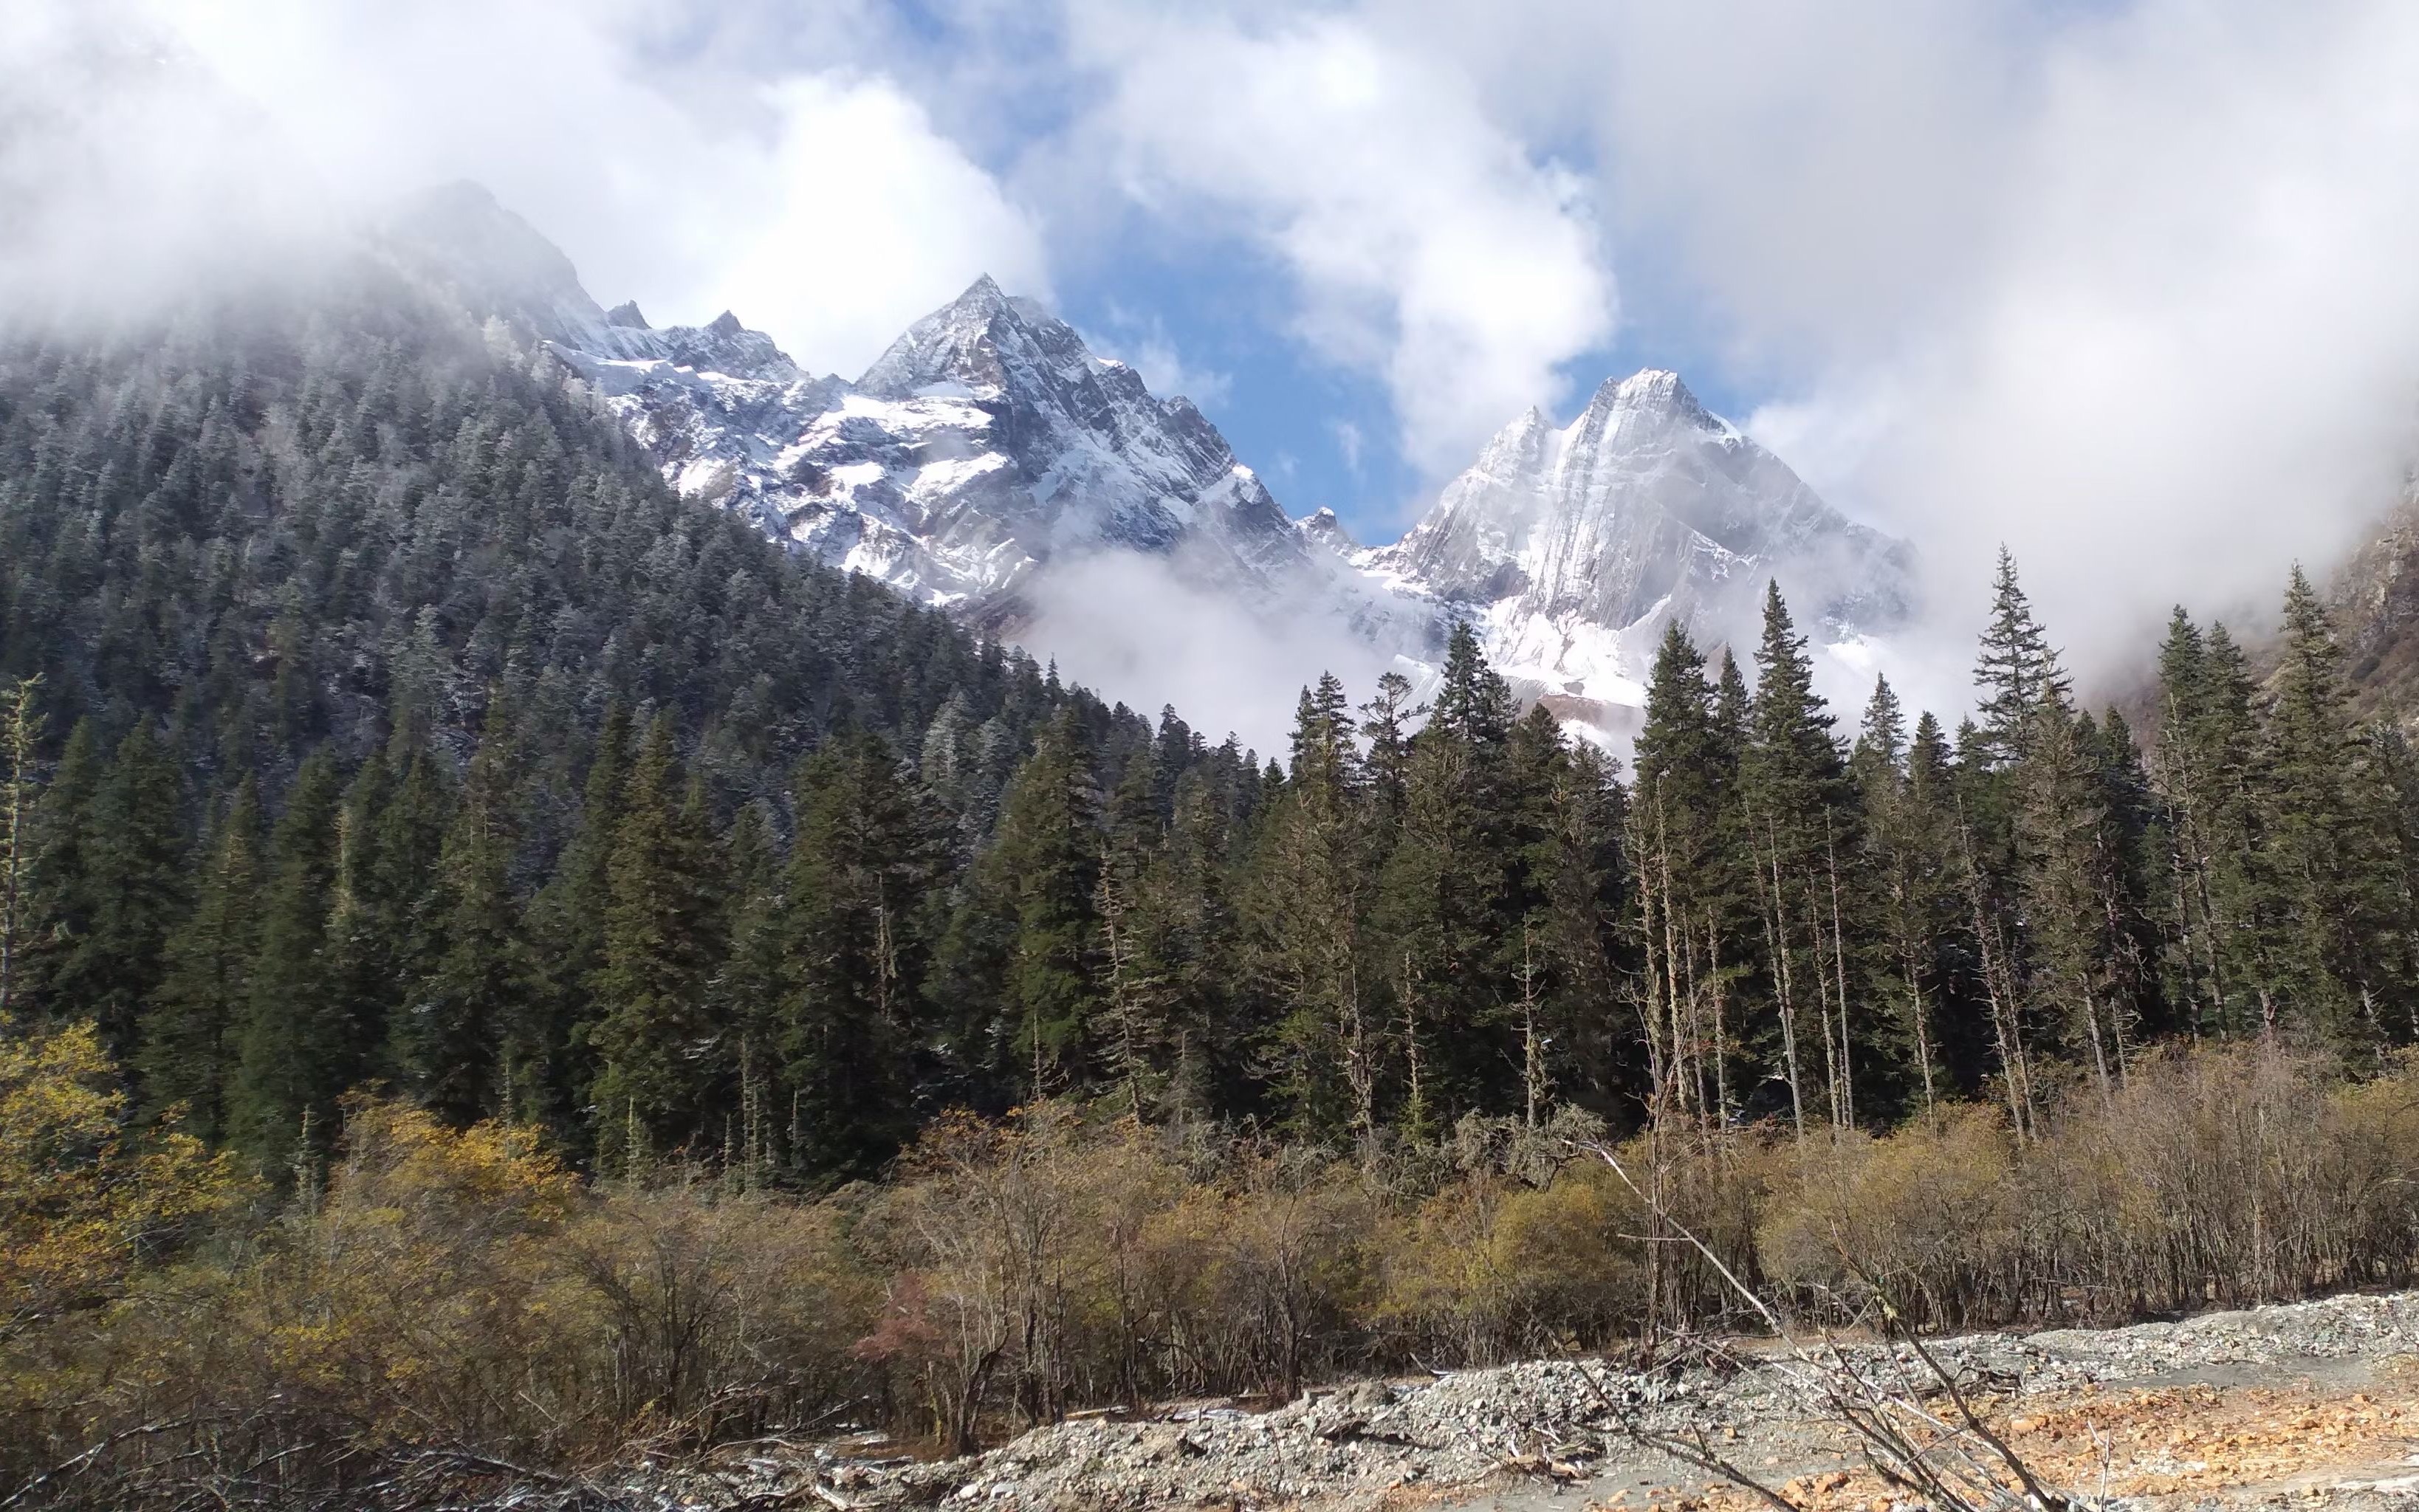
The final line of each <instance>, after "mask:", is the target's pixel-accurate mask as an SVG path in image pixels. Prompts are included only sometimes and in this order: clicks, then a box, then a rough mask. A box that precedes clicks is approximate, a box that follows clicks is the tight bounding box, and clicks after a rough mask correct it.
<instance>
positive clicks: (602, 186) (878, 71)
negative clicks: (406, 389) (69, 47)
mask: <svg viewBox="0 0 2419 1512" xmlns="http://www.w3.org/2000/svg"><path fill="white" fill-rule="evenodd" d="M26 9H27V14H26V16H25V17H24V18H23V24H22V29H21V30H20V32H19V33H18V39H19V40H23V39H24V38H25V37H26V36H27V35H28V34H30V36H31V37H32V38H33V39H35V41H36V42H37V43H39V42H40V40H41V39H43V38H44V37H46V36H53V35H55V36H68V37H73V36H77V35H82V36H84V37H86V38H89V37H92V36H110V35H116V36H126V35H137V36H141V35H150V36H156V37H159V38H162V39H166V41H167V42H168V43H169V51H171V52H173V53H176V54H180V55H182V56H185V57H187V58H190V59H191V60H192V63H193V68H192V69H190V72H191V73H192V74H193V85H191V86H189V87H188V88H187V89H186V90H185V91H183V94H184V95H191V94H193V93H194V92H196V91H197V90H202V89H203V87H204V86H205V85H206V86H207V91H208V92H209V93H210V94H211V95H212V100H211V104H212V106H213V107H214V108H212V109H209V110H196V109H193V108H192V106H191V101H190V100H187V99H185V98H182V97H180V96H179V95H177V94H171V93H166V92H163V91H162V90H161V89H160V88H159V87H158V86H157V84H156V82H154V81H153V80H151V79H149V78H147V77H137V78H122V79H120V80H118V81H117V83H118V84H119V85H123V87H120V88H117V89H116V90H114V91H111V92H110V93H109V99H110V100H111V109H110V111H108V112H102V111H97V110H94V109H91V108H88V107H82V106H78V108H79V109H80V110H81V112H82V114H83V115H84V116H86V117H88V119H87V120H86V121H85V122H84V123H83V124H84V125H85V126H86V127H87V128H88V129H89V130H90V131H92V132H93V133H94V135H95V140H97V141H100V142H101V143H102V144H103V146H102V147H101V150H103V151H104V152H105V153H106V155H107V156H108V157H109V158H110V159H111V161H112V162H115V163H116V164H118V165H119V169H118V177H123V178H126V179H127V180H128V181H129V183H130V185H131V188H130V191H129V192H128V193H116V194H108V195H102V194H97V193H95V194H86V195H85V205H86V206H87V207H89V208H90V213H89V214H88V215H87V217H86V219H87V220H88V221H89V222H91V223H92V224H88V225H85V226H82V227H78V226H74V225H69V226H67V227H66V231H67V232H68V233H69V235H70V236H71V237H72V239H75V240H77V241H80V242H86V241H88V242H95V243H98V244H100V245H101V246H104V247H106V246H108V245H110V244H112V243H113V242H120V243H131V244H134V245H141V244H143V243H144V242H145V241H148V240H152V239H156V238H155V237H153V236H148V235H146V236H133V237H120V238H112V237H110V236H107V235H100V236H95V235H93V234H91V233H92V232H93V231H94V230H95V229H96V228H99V229H100V230H101V231H104V232H105V231H107V230H109V229H111V228H113V227H122V228H125V229H128V230H130V231H131V230H134V229H136V228H144V229H146V230H148V229H152V228H155V227H156V226H157V224H158V223H160V222H162V220H163V219H165V218H167V217H166V212H164V211H162V208H161V206H162V204H164V205H165V206H166V208H167V210H168V211H174V212H176V214H177V216H178V217H179V218H180V219H181V220H182V222H184V223H185V224H193V223H194V222H195V221H197V220H198V221H200V222H201V224H209V217H208V216H207V215H200V214H188V213H186V212H185V211H184V210H182V209H179V208H178V207H179V206H181V205H183V204H184V203H185V202H186V201H190V202H192V206H193V208H194V209H195V210H196V211H206V210H209V209H211V208H214V207H216V206H218V205H220V204H221V203H222V202H223V201H224V200H226V198H227V197H228V196H229V195H230V194H232V195H234V196H236V203H238V204H239V205H243V206H246V207H250V206H254V204H255V203H256V202H259V201H262V200H264V199H266V198H270V197H273V196H275V195H276V194H278V193H284V194H285V197H286V198H288V199H292V200H295V201H297V202H299V203H301V204H304V205H308V206H311V207H314V208H318V209H320V210H323V211H327V212H331V213H342V212H362V211H365V210H369V209H372V208H375V207H377V205H378V204H380V203H381V202H383V201H385V200H387V199H390V198H392V197H393V196H396V195H399V194H402V193H408V192H410V191H412V190H416V189H420V188H424V187H425V186H427V185H429V184H432V183H438V182H442V181H446V180H450V179H455V178H462V177H470V178H475V179H478V180H480V181H481V182H484V183H485V184H486V185H487V186H488V187H489V188H490V189H492V190H494V191H495V193H496V194H497V196H498V197H499V198H500V199H501V200H502V202H503V203H504V204H505V205H507V206H509V207H510V208H514V209H516V210H517V211H519V212H520V213H521V214H523V215H524V216H526V217H527V218H528V219H529V220H530V221H531V222H532V224H535V225H536V226H537V227H538V228H539V229H540V230H541V231H543V232H545V233H546V234H547V236H549V237H550V238H552V239H555V240H556V241H557V242H558V243H560V244H561V245H562V246H563V248H564V249H565V250H566V251H568V252H569V253H570V254H571V255H572V256H573V258H574V260H575V261H576V262H577V263H578V265H579V268H580V271H581V274H582V276H583V281H584V282H585V283H587V285H589V289H590V292H591V293H593V294H594V295H596V296H597V297H598V298H599V299H600V300H601V301H603V302H605V303H608V304H611V303H615V302H618V301H621V300H623V299H626V298H636V299H637V300H638V301H639V303H640V304H641V305H642V306H643V307H644V308H645V309H646V310H647V311H648V313H649V314H650V316H653V317H655V318H656V319H658V320H700V321H701V320H704V319H707V318H709V317H711V316H714V315H715V314H716V313H717V312H718V311H719V310H721V309H722V308H724V307H726V306H727V307H730V308H732V309H734V310H736V311H737V312H738V313H739V315H740V316H742V317H743V318H745V319H747V320H748V321H749V322H750V323H752V324H755V325H758V326H760V327H763V328H764V329H766V330H769V331H771V332H773V334H774V335H775V336H776V337H777V338H778V339H779V340H780V341H781V342H782V343H783V345H784V346H787V347H791V348H792V349H793V352H794V353H795V355H797V356H798V357H799V358H800V359H801V360H802V361H804V362H806V363H809V365H813V366H818V367H825V368H838V369H840V370H842V371H844V372H847V373H849V374H851V375H854V374H855V372H856V371H857V370H858V369H860V368H861V367H862V366H864V365H865V363H868V362H870V361H871V359H872V358H873V357H874V356H876V355H878V354H879V352H880V351H881V349H882V347H884V346H885V345H886V344H887V343H888V342H889V341H890V340H891V339H892V338H894V337H895V336H897V335H898V333H899V332H900V331H901V329H903V328H904V327H905V326H906V325H907V324H908V323H909V322H910V321H911V320H913V319H914V318H915V317H916V316H920V315H922V314H924V313H926V312H927V311H929V310H931V309H932V308H933V307H935V306H937V305H939V304H941V303H942V302H944V301H948V299H950V298H952V297H954V296H955V295H956V294H957V293H958V292H959V291H960V290H961V289H963V287H964V286H965V285H967V284H968V283H971V282H972V281H973V280H974V278H975V277H976V275H978V273H981V272H984V271H990V272H992V273H994V274H995V275H996V276H998V277H999V278H1000V279H1001V280H1002V281H1003V282H1005V283H1007V284H1009V285H1010V286H1012V287H1015V288H1018V289H1020V290H1022V291H1025V292H1029V293H1033V294H1036V295H1040V296H1045V297H1046V296H1047V295H1048V293H1049V278H1048V267H1047V260H1046V258H1045V256H1044V255H1043V251H1042V243H1041V237H1040V230H1039V228H1038V227H1037V226H1036V225H1035V224H1034V223H1033V221H1032V220H1031V219H1030V217H1028V216H1027V215H1025V213H1024V212H1023V211H1022V210H1020V209H1019V208H1017V207H1016V206H1014V205H1013V204H1011V203H1010V202H1009V199H1008V197H1007V195H1006V194H1005V193H1004V192H1003V191H1002V190H1001V188H1000V186H999V184H998V182H997V181H996V179H995V178H994V177H993V176H992V175H991V174H990V173H989V172H988V171H987V170H986V169H984V168H983V167H981V166H980V165H979V164H978V163H977V162H974V161H973V159H972V158H971V157H970V156H969V155H968V153H967V152H966V151H965V150H963V148H962V147H960V146H959V145H958V144H956V143H955V142H953V141H952V140H950V139H949V138H948V137H947V136H946V135H945V134H943V133H942V132H941V131H938V130H937V129H936V128H935V126H934V125H933V123H932V119H931V118H930V117H929V116H928V115H927V113H926V112H925V110H924V109H923V107H922V106H920V105H919V104H917V102H916V101H915V100H913V99H911V98H910V96H909V94H908V92H907V90H906V89H905V88H904V87H903V86H902V85H901V84H900V83H898V82H897V80H896V79H895V78H894V77H892V76H891V75H890V74H889V73H887V72H886V71H885V69H884V68H883V64H884V62H885V61H886V58H885V54H884V46H885V45H886V38H885V36H884V34H883V32H882V29H881V26H880V25H879V24H877V23H875V22H873V21H870V20H866V19H864V18H863V17H862V16H860V15H859V14H858V11H857V9H856V8H854V7H851V6H847V5H834V6H828V7H819V8H816V9H815V11H814V14H813V15H812V16H811V17H806V18H795V19H793V20H792V21H790V22H787V23H784V26H783V28H782V31H783V34H784V35H785V36H786V37H787V39H788V40H789V42H790V44H791V49H792V50H791V52H790V53H789V54H784V55H781V56H779V57H777V58H772V59H766V58H763V57H749V56H747V55H745V54H744V50H743V49H741V48H739V47H738V46H737V45H736V43H735V42H732V40H731V39H728V38H725V37H724V35H723V33H724V32H725V31H729V32H731V33H732V36H733V37H737V36H739V35H740V34H742V33H746V34H747V35H748V36H750V37H754V36H755V35H756V34H755V33H754V32H753V31H751V27H753V26H754V24H755V23H756V22H757V21H758V20H760V19H761V18H755V17H753V16H752V14H751V13H748V12H746V11H744V10H742V11H734V12H732V13H730V14H728V15H724V16H718V17H716V18H715V20H714V21H713V22H712V23H708V24H703V25H698V24H694V23H693V22H694V18H692V22H691V23H683V22H681V21H679V20H678V19H677V18H673V17H670V16H669V15H668V14H666V13H664V12H662V11H661V10H660V9H659V8H656V7H654V6H652V5H650V4H647V3H645V0H597V3H593V4H582V3H576V0H425V3H422V4H416V5H412V6H379V5H372V4H366V3H323V0H90V3H89V4H87V3H85V0H34V3H33V4H32V5H31V6H30V7H28V8H26ZM19 24H20V22H19V21H18V20H17V19H15V18H12V25H19ZM18 55H20V56H25V55H32V56H36V57H38V58H39V57H41V56H42V54H41V52H40V51H39V48H36V49H29V50H20V51H19V53H18ZM29 71H30V72H32V73H33V74H34V77H35V82H36V83H38V84H45V85H47V87H46V88H45V89H44V90H43V91H42V93H41V94H38V95H34V96H33V98H36V99H38V100H39V99H41V98H43V97H44V96H48V95H55V96H58V97H59V98H61V99H63V100H66V101H68V102H69V103H70V104H75V103H76V101H77V95H76V92H75V91H74V90H73V89H71V88H62V87H60V85H61V84H62V82H63V81H61V80H59V79H58V78H56V77H48V78H45V77H44V74H45V73H46V72H54V70H50V69H48V66H47V64H46V65H45V67H44V69H33V70H29ZM27 93H31V91H30V90H29V91H27ZM0 114H5V113H0ZM6 124H7V122H6V121H5V120H0V126H5V125H6ZM239 128H240V129H239ZM264 143H267V144H270V147H268V148H264V147H263V146H262V144H264ZM155 181H156V182H157V183H159V184H164V185H165V186H167V187H168V188H169V189H171V190H174V191H177V193H173V194H171V195H169V196H167V197H165V198H164V199H163V198H162V196H161V195H159V194H157V193H150V192H148V191H147V190H145V188H144V186H146V185H148V184H152V183H154V182H155ZM180 186H181V187H180ZM245 213H246V214H248V215H249V216H250V218H251V219H252V220H254V221H255V222H257V221H261V220H263V219H266V217H265V216H264V215H263V214H262V213H261V212H259V211H258V210H256V209H247V210H246V211H245ZM217 219H219V220H221V221H223V220H226V219H228V217H227V216H225V215H223V214H221V215H219V216H218V217H217Z"/></svg>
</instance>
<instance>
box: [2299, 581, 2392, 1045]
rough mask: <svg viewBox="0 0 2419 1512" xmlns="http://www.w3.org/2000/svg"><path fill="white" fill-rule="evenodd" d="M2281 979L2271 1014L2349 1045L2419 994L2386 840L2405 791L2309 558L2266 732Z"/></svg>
mask: <svg viewBox="0 0 2419 1512" xmlns="http://www.w3.org/2000/svg"><path fill="white" fill-rule="evenodd" d="M2262 754H2263V756H2264V762H2263V766H2264V774H2263V775H2264V778H2265V781H2264V789H2265V791H2264V798H2265V802H2264V803H2263V805H2262V809H2263V816H2264V820H2265V823H2264V825H2263V826H2262V828H2263V832H2264V839H2265V841H2266V844H2267V849H2268V853H2269V861H2270V872H2271V877H2270V884H2269V885H2270V887H2272V888H2273V899H2274V907H2273V917H2274V920H2275V922H2274V929H2273V933H2274V936H2275V938H2274V946H2273V962H2274V968H2275V969H2274V978H2273V997H2272V998H2271V1000H2270V1003H2269V1005H2268V1011H2267V1013H2266V1014H2265V1015H2264V1017H2265V1020H2266V1022H2268V1023H2269V1024H2270V1025H2271V1026H2273V1025H2274V1024H2275V1022H2276V1021H2277V1018H2278V1016H2279V1015H2284V1016H2287V1017H2288V1018H2289V1019H2290V1021H2291V1025H2292V1026H2294V1027H2297V1028H2299V1029H2300V1030H2302V1031H2303V1032H2304V1033H2307V1034H2310V1035H2314V1036H2316V1037H2318V1038H2319V1039H2321V1040H2323V1041H2327V1042H2330V1043H2334V1044H2336V1045H2340V1046H2347V1047H2349V1046H2352V1045H2357V1044H2361V1043H2365V1042H2367V1041H2373V1040H2374V1039H2375V1038H2376V1037H2377V1036H2378V1035H2379V1034H2380V1033H2381V1026H2382V1024H2383V1023H2384V1021H2385V1019H2386V1018H2387V1017H2388V1016H2389V1015H2390V1016H2391V1017H2393V1018H2394V1019H2396V1020H2397V1021H2398V1020H2399V1019H2401V1018H2402V1017H2403V1016H2404V1015H2403V1014H2402V1012H2401V1011H2400V1010H2401V1009H2402V1007H2403V1005H2404V1004H2405V1003H2406V1001H2407V1000H2408V997H2409V994H2410V982H2411V967H2410V963H2409V948H2408V943H2407V939H2406V937H2405V935H2404V934H2403V932H2402V931H2401V930H2400V929H2399V928H2398V923H2399V910H2398V908H2397V907H2396V903H2397V894H2398V889H2399V879H2398V878H2397V877H2396V875H2395V872H2394V861H2395V857H2394V855H2393V853H2392V851H2391V850H2390V849H2389V848H2388V846H2387V844H2386V843H2385V842H2386V841H2387V838H2388V837H2389V836H2390V834H2391V833H2392V831H2391V825H2390V823H2389V820H2388V815H2389V812H2390V809H2391V805H2392V801H2393V795H2392V793H2391V791H2390V789H2389V788H2388V787H2387V786H2386V785H2385V784H2384V783H2383V782H2382V781H2380V774H2379V773H2378V771H2377V770H2376V768H2375V765H2374V764H2373V763H2372V761H2371V760H2370V750H2369V748H2368V746H2367V744H2366V743H2365V741H2364V740H2363V738H2362V736H2361V732H2360V729H2359V727H2358V725H2357V723H2356V722H2355V720H2354V718H2353V716H2352V713H2351V694H2350V687H2349V686H2348V684H2347V681H2346V678H2345V675H2344V670H2343V656H2342V652H2341V650H2340V649H2339V647H2338V646H2337V643H2336V640H2335V636H2334V626H2333V625H2331V624H2330V623H2329V621H2328V618H2327V612H2326V607H2325V605H2324V604H2323V603H2322V602H2321V601H2320V599H2319V594H2318V591H2317V590H2316V589H2315V588H2313V587H2312V586H2311V584H2310V580H2309V579H2308V578H2306V577H2305V576H2303V573H2302V571H2301V569H2299V568H2298V567H2297V568H2295V569H2294V572H2293V576H2292V581H2291V583H2290V585H2289V587H2288V590H2287V592H2286V595H2285V660H2284V665H2283V666H2282V667H2281V668H2280V669H2278V671H2277V674H2276V681H2275V702H2274V704H2273V706H2272V707H2271V709H2270V711H2269V715H2268V719H2267V728H2266V730H2265V732H2264V738H2263V752H2262Z"/></svg>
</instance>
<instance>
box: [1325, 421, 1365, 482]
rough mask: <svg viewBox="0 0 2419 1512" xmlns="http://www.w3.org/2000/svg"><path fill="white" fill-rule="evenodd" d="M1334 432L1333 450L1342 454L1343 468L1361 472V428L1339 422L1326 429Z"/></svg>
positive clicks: (1348, 422)
mask: <svg viewBox="0 0 2419 1512" xmlns="http://www.w3.org/2000/svg"><path fill="white" fill-rule="evenodd" d="M1328 428H1329V429H1331V430H1333V431H1334V432H1335V449H1336V450H1337V451H1338V452H1341V453H1343V454H1344V466H1345V467H1346V469H1348V471H1353V472H1359V471H1361V427H1360V426H1358V425H1356V424H1352V422H1350V421H1348V420H1339V421H1337V422H1335V423H1334V424H1333V425H1331V426H1329V427H1328Z"/></svg>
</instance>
